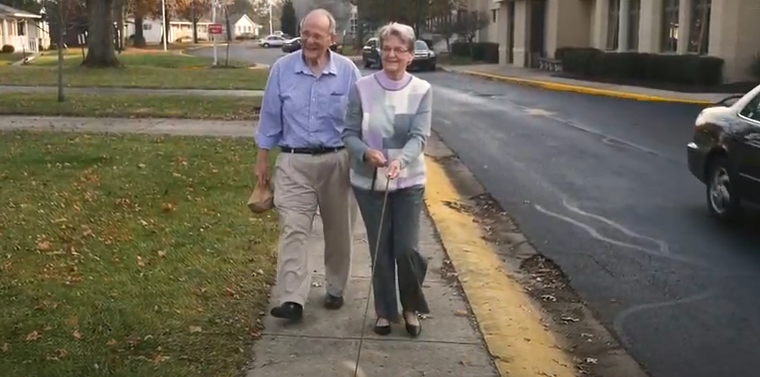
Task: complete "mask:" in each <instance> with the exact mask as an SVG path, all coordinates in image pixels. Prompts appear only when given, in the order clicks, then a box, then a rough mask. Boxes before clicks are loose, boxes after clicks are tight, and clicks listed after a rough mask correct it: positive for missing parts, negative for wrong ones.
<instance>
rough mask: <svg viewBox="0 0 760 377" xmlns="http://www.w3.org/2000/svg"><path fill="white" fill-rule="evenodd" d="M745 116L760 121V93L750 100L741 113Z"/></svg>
mask: <svg viewBox="0 0 760 377" xmlns="http://www.w3.org/2000/svg"><path fill="white" fill-rule="evenodd" d="M739 114H741V115H742V116H744V117H747V118H749V119H752V120H755V121H758V122H760V94H758V95H756V96H755V98H753V99H752V100H750V101H749V103H748V104H747V106H744V109H742V111H741V112H740V113H739Z"/></svg>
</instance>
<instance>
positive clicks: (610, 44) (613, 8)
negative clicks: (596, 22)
mask: <svg viewBox="0 0 760 377" xmlns="http://www.w3.org/2000/svg"><path fill="white" fill-rule="evenodd" d="M608 2H609V8H607V46H606V47H607V50H617V49H618V39H619V35H620V0H608Z"/></svg>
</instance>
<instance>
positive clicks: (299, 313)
mask: <svg viewBox="0 0 760 377" xmlns="http://www.w3.org/2000/svg"><path fill="white" fill-rule="evenodd" d="M269 313H270V314H271V315H272V317H275V318H282V319H289V320H291V321H298V320H300V319H302V318H303V306H301V305H300V304H296V303H295V302H286V303H283V304H282V305H280V306H275V307H274V308H272V310H271V311H270V312H269Z"/></svg>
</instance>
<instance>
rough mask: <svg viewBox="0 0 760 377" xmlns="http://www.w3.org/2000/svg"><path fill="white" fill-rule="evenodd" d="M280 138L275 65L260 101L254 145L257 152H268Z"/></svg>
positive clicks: (280, 101)
mask: <svg viewBox="0 0 760 377" xmlns="http://www.w3.org/2000/svg"><path fill="white" fill-rule="evenodd" d="M281 138H282V100H281V99H280V65H279V64H277V63H275V64H274V65H273V66H272V70H271V71H270V72H269V78H268V79H267V84H266V86H265V87H264V98H263V99H262V101H261V114H260V115H259V129H258V131H257V132H256V145H257V146H258V148H259V150H260V151H261V150H265V151H268V150H270V149H272V148H274V147H276V146H277V144H278V143H279V142H280V139H281Z"/></svg>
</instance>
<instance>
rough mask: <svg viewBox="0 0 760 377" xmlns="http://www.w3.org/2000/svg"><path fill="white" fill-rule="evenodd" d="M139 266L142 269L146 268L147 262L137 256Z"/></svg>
mask: <svg viewBox="0 0 760 377" xmlns="http://www.w3.org/2000/svg"><path fill="white" fill-rule="evenodd" d="M137 265H138V266H140V267H145V262H144V261H143V259H142V257H141V256H139V255H138V256H137Z"/></svg>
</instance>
